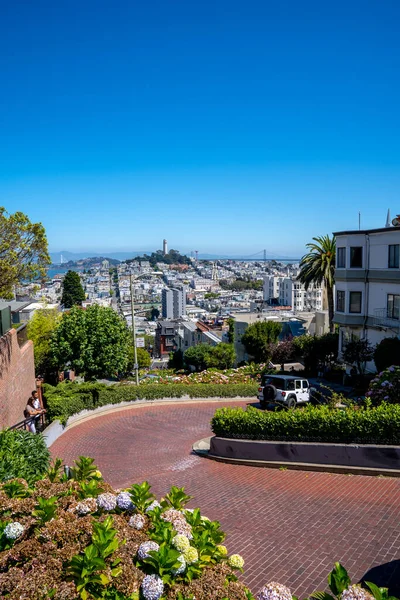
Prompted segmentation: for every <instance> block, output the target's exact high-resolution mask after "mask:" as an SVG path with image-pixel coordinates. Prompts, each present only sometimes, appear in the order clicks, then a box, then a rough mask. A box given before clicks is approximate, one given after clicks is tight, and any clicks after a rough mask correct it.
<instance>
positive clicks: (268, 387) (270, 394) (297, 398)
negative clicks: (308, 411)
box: [258, 375, 313, 408]
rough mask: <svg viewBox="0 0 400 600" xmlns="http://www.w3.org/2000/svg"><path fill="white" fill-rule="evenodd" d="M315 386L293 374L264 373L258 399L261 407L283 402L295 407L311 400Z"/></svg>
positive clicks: (289, 406)
mask: <svg viewBox="0 0 400 600" xmlns="http://www.w3.org/2000/svg"><path fill="white" fill-rule="evenodd" d="M312 392H313V388H311V387H310V384H309V383H308V381H307V379H303V378H302V377H293V375H263V377H262V380H261V385H260V387H259V388H258V399H259V401H260V404H261V408H266V407H267V406H268V404H273V403H275V404H283V405H285V406H287V407H288V408H295V406H296V405H297V404H304V403H306V402H309V401H310V399H311V396H312Z"/></svg>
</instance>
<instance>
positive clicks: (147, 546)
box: [137, 540, 160, 560]
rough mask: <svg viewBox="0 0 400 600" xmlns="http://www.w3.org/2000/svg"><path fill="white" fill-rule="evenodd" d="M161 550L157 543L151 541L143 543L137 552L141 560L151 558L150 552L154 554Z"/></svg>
mask: <svg viewBox="0 0 400 600" xmlns="http://www.w3.org/2000/svg"><path fill="white" fill-rule="evenodd" d="M159 549H160V546H159V545H158V544H157V542H153V541H151V540H149V541H148V542H143V544H140V546H139V548H138V551H137V555H138V558H139V559H140V560H144V559H145V558H149V556H150V554H149V552H153V551H154V552H158V550H159Z"/></svg>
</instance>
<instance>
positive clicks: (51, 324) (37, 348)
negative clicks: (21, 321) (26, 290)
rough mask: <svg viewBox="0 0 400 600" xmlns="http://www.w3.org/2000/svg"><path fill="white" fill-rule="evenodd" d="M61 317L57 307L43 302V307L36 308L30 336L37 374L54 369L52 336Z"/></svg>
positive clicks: (29, 324)
mask: <svg viewBox="0 0 400 600" xmlns="http://www.w3.org/2000/svg"><path fill="white" fill-rule="evenodd" d="M60 318H61V314H60V313H59V312H58V311H57V310H56V309H55V308H47V307H46V304H43V308H42V309H39V310H36V311H35V312H34V315H33V317H32V319H31V320H30V321H29V323H28V338H29V339H30V340H32V342H33V351H34V356H35V370H36V374H37V375H44V376H46V375H47V374H48V373H49V372H50V371H52V370H53V367H54V362H53V360H52V356H51V338H52V335H53V333H54V331H55V329H56V327H57V323H58V321H59V320H60Z"/></svg>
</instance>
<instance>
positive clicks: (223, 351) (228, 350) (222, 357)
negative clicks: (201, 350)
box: [207, 342, 236, 369]
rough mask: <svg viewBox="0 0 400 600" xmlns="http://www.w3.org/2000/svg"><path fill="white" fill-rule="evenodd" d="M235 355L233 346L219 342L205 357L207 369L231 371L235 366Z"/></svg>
mask: <svg viewBox="0 0 400 600" xmlns="http://www.w3.org/2000/svg"><path fill="white" fill-rule="evenodd" d="M235 360H236V353H235V348H234V346H233V344H224V343H223V342H221V343H220V344H217V345H216V346H214V347H213V348H210V352H209V354H208V357H207V367H214V368H216V369H231V368H232V367H233V365H234V364H235Z"/></svg>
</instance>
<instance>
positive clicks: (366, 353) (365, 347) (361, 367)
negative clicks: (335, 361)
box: [342, 338, 375, 375]
mask: <svg viewBox="0 0 400 600" xmlns="http://www.w3.org/2000/svg"><path fill="white" fill-rule="evenodd" d="M374 350H375V349H374V347H373V346H372V345H371V343H370V342H369V340H367V339H358V338H354V339H353V340H351V341H349V342H347V344H346V345H345V347H344V349H343V352H342V356H343V360H344V361H345V362H347V363H349V364H354V363H355V364H356V366H357V371H358V373H359V374H360V375H362V374H363V373H364V371H365V364H366V363H367V362H368V361H370V360H372V359H373V357H374Z"/></svg>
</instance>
